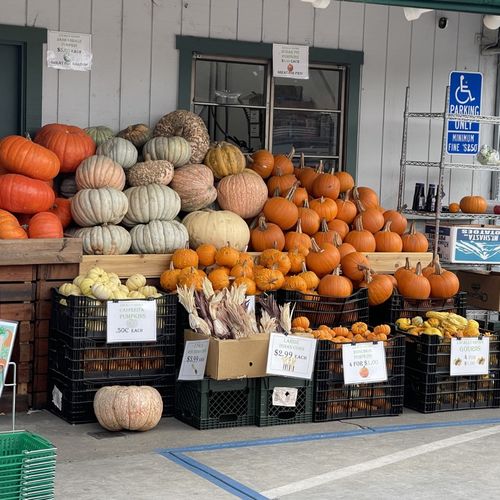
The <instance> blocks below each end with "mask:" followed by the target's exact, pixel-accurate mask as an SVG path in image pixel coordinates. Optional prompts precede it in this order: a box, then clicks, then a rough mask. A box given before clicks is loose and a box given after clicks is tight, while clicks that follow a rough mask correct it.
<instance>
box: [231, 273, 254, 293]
mask: <svg viewBox="0 0 500 500" xmlns="http://www.w3.org/2000/svg"><path fill="white" fill-rule="evenodd" d="M240 285H243V286H245V288H246V290H245V295H255V294H256V293H257V285H256V284H255V281H254V280H253V279H251V278H245V277H244V276H242V277H241V278H236V279H235V280H234V281H233V286H240Z"/></svg>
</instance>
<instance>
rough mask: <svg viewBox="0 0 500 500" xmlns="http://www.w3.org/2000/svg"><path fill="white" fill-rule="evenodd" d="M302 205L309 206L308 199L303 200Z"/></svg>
mask: <svg viewBox="0 0 500 500" xmlns="http://www.w3.org/2000/svg"><path fill="white" fill-rule="evenodd" d="M303 206H304V208H310V207H309V200H304V203H303Z"/></svg>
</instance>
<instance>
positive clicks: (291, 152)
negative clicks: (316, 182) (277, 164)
mask: <svg viewBox="0 0 500 500" xmlns="http://www.w3.org/2000/svg"><path fill="white" fill-rule="evenodd" d="M294 154H295V148H294V147H293V146H292V149H290V152H289V153H288V154H287V155H286V157H287V158H288V159H289V160H291V159H292V158H293V155H294Z"/></svg>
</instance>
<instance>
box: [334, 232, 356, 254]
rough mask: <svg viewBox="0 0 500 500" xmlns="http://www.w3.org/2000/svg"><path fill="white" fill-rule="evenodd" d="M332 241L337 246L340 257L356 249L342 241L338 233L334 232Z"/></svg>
mask: <svg viewBox="0 0 500 500" xmlns="http://www.w3.org/2000/svg"><path fill="white" fill-rule="evenodd" d="M333 243H334V245H335V246H336V247H337V250H338V251H339V254H340V258H341V259H342V258H343V257H344V256H345V255H347V254H348V253H352V252H355V251H356V249H355V248H354V247H353V246H352V245H351V244H350V243H342V238H341V237H340V235H339V233H336V235H335V238H334V242H333Z"/></svg>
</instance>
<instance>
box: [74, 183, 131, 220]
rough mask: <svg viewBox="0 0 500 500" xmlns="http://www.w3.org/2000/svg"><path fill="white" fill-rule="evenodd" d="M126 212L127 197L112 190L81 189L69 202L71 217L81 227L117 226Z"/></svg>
mask: <svg viewBox="0 0 500 500" xmlns="http://www.w3.org/2000/svg"><path fill="white" fill-rule="evenodd" d="M127 210H128V198H127V196H126V195H125V194H124V193H122V192H121V191H118V190H116V189H113V188H100V189H82V190H81V191H78V193H76V194H75V196H73V198H72V200H71V216H72V217H73V220H74V221H75V222H76V223H77V224H78V225H79V226H82V227H89V226H97V225H99V224H118V223H119V222H121V221H122V219H123V217H124V216H125V214H126V213H127Z"/></svg>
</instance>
